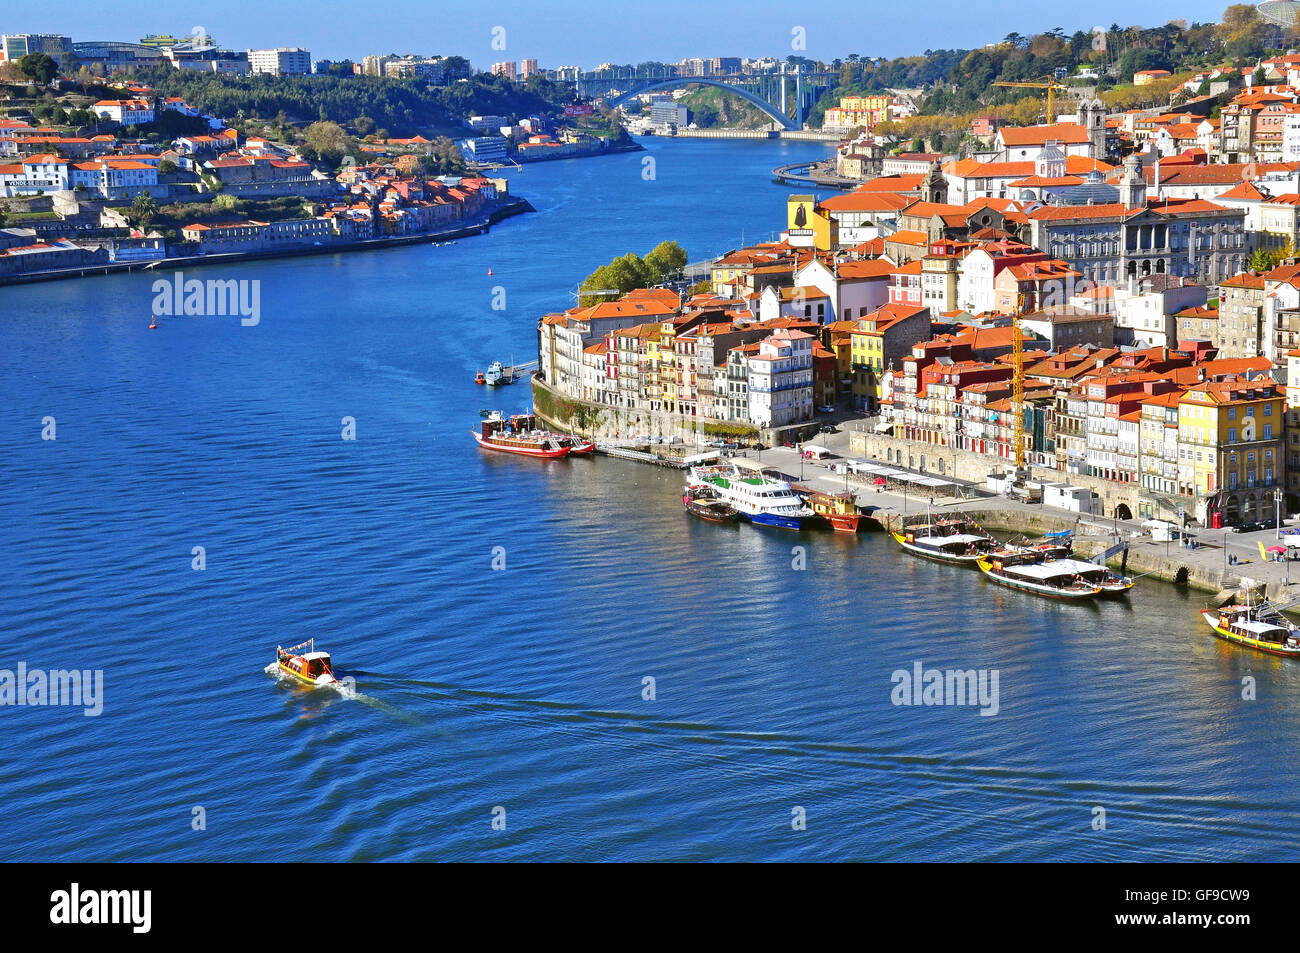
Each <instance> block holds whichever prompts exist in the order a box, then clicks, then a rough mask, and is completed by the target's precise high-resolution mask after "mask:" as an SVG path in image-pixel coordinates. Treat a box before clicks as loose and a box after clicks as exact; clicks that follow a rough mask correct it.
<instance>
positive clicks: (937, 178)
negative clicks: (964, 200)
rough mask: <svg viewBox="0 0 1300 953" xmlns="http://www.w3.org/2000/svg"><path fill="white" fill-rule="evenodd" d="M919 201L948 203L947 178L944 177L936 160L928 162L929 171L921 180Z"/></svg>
mask: <svg viewBox="0 0 1300 953" xmlns="http://www.w3.org/2000/svg"><path fill="white" fill-rule="evenodd" d="M921 201H922V202H936V203H938V204H940V205H946V204H948V180H947V179H945V178H944V176H943V171H942V170H941V169H940V168H939V163H938V162H931V163H930V171H929V172H927V173H926V174H925V178H924V179H922V180H921Z"/></svg>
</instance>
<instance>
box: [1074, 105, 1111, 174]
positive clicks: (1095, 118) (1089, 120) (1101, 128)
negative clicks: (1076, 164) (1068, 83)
mask: <svg viewBox="0 0 1300 953" xmlns="http://www.w3.org/2000/svg"><path fill="white" fill-rule="evenodd" d="M1079 125H1081V126H1083V128H1084V129H1085V130H1086V131H1087V133H1088V144H1089V151H1090V152H1091V158H1093V159H1105V158H1106V105H1105V104H1104V103H1103V102H1102V101H1101V100H1100V99H1085V100H1083V102H1081V103H1079Z"/></svg>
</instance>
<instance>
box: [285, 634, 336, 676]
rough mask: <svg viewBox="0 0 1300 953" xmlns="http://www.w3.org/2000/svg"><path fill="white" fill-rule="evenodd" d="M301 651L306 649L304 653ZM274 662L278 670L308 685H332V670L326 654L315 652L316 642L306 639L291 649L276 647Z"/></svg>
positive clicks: (328, 656) (328, 655)
mask: <svg viewBox="0 0 1300 953" xmlns="http://www.w3.org/2000/svg"><path fill="white" fill-rule="evenodd" d="M303 649H306V651H305V652H304V651H303ZM275 661H276V665H277V667H278V668H279V670H280V671H281V672H282V673H284V674H285V675H288V676H290V677H292V678H296V679H297V680H298V681H300V682H306V683H307V684H308V685H334V684H337V683H338V679H337V678H335V677H334V669H333V668H332V667H331V665H330V654H329V653H328V652H317V651H316V640H315V639H308V640H307V641H306V642H304V643H302V644H301V645H295V646H293V647H292V648H287V649H286V648H281V647H280V646H276V649H275Z"/></svg>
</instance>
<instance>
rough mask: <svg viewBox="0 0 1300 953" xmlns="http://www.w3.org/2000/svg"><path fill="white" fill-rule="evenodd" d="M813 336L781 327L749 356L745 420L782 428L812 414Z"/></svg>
mask: <svg viewBox="0 0 1300 953" xmlns="http://www.w3.org/2000/svg"><path fill="white" fill-rule="evenodd" d="M812 346H813V337H812V335H811V334H805V333H804V332H803V331H795V330H791V329H784V330H781V331H777V332H776V333H774V334H773V335H772V336H771V337H770V338H768V339H767V340H765V341H762V342H760V343H759V346H758V353H757V354H754V355H751V356H750V358H749V362H748V363H749V369H748V374H747V378H748V389H749V421H750V423H752V424H753V425H754V426H756V427H784V426H786V425H788V424H795V423H800V422H801V421H805V420H811V419H812V414H813V359H812Z"/></svg>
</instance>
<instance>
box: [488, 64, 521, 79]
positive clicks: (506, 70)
mask: <svg viewBox="0 0 1300 953" xmlns="http://www.w3.org/2000/svg"><path fill="white" fill-rule="evenodd" d="M492 75H493V76H504V77H505V78H506V79H514V78H515V77H516V76H517V75H519V68H518V64H517V63H515V61H514V60H503V61H502V62H500V63H493V64H492Z"/></svg>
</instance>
